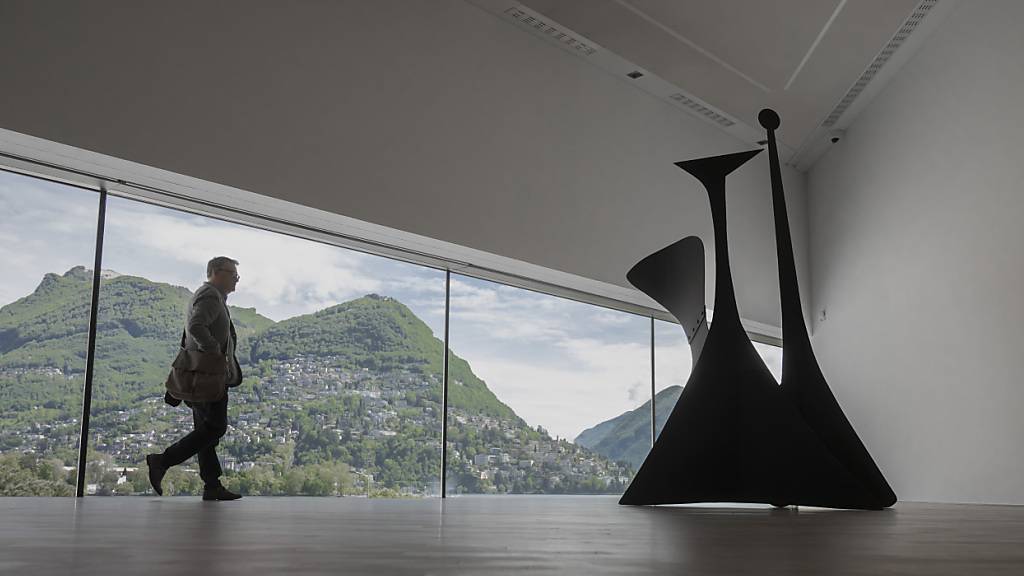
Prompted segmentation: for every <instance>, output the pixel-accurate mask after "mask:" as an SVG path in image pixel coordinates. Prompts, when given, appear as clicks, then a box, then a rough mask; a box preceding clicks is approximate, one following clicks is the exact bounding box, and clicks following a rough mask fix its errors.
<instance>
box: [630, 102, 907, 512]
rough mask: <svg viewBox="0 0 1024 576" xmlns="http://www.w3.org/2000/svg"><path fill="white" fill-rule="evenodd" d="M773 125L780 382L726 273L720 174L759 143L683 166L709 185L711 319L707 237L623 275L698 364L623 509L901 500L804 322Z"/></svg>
mask: <svg viewBox="0 0 1024 576" xmlns="http://www.w3.org/2000/svg"><path fill="white" fill-rule="evenodd" d="M758 118H759V120H760V122H761V124H762V126H764V127H765V128H766V129H767V130H768V148H769V154H770V164H771V181H772V199H773V205H774V213H775V214H774V215H775V229H776V234H775V236H776V248H777V251H778V261H779V289H780V294H781V300H782V323H783V365H782V382H781V383H780V384H776V382H775V379H774V377H772V375H771V373H770V372H769V371H768V368H767V367H766V366H765V365H764V362H763V361H762V360H761V358H760V356H758V354H757V352H756V351H755V350H754V347H753V344H751V342H750V339H749V338H748V337H747V334H746V332H745V331H744V329H743V326H742V325H741V324H740V316H739V311H738V309H737V307H736V295H735V292H734V289H733V284H732V275H731V272H730V268H729V246H728V238H727V237H726V204H725V177H726V176H727V175H728V174H729V173H731V172H732V171H733V170H735V169H737V168H739V167H740V166H741V165H743V164H744V163H745V162H747V161H748V160H750V158H752V157H753V156H755V155H757V154H758V153H759V152H760V150H753V151H750V152H740V153H737V154H727V155H724V156H714V157H710V158H701V159H698V160H690V161H687V162H678V163H677V164H676V165H677V166H679V167H680V168H682V169H683V170H685V171H687V172H688V173H690V174H692V175H693V176H694V177H696V178H697V179H698V180H700V182H701V183H702V184H703V185H704V188H705V189H706V190H707V192H708V198H709V200H710V204H711V219H712V223H713V225H714V234H715V306H714V310H715V317H714V323H713V324H712V325H711V326H710V329H709V328H708V325H707V322H706V320H705V318H704V297H703V295H704V274H703V264H704V262H703V260H704V258H703V256H704V254H703V252H704V250H703V244H702V243H701V241H700V239H699V238H696V237H693V236H691V237H687V238H684V239H683V240H680V241H679V242H676V243H675V244H672V245H670V246H668V247H666V248H663V249H662V250H659V251H657V252H655V253H653V254H651V255H650V256H648V257H647V258H644V259H643V260H641V261H640V262H639V263H637V264H636V266H634V267H633V268H632V269H631V270H630V271H629V273H628V274H627V278H628V279H629V281H630V282H631V283H632V284H633V285H634V286H636V287H637V288H638V289H640V290H642V291H643V292H645V293H646V294H648V295H649V296H651V297H652V298H654V299H655V300H656V301H658V302H659V303H660V304H661V305H662V306H664V307H665V309H667V310H668V311H669V312H670V313H671V314H672V315H673V316H675V317H676V319H677V320H679V322H680V324H681V325H682V326H683V328H684V330H685V331H686V334H687V337H688V339H689V341H690V346H691V350H692V351H693V354H692V356H693V370H692V372H691V374H690V379H689V381H688V382H687V384H686V387H685V388H684V389H683V392H682V393H681V394H680V396H679V400H678V401H677V402H676V405H675V408H674V409H673V410H672V413H671V415H670V416H669V418H668V420H667V421H666V422H665V426H664V428H663V429H662V432H661V435H660V436H659V437H658V439H657V441H656V442H655V444H654V446H653V448H652V449H651V452H650V454H648V456H647V459H646V460H645V461H644V463H643V465H642V466H641V467H640V470H639V471H638V472H637V474H636V476H635V477H634V478H633V482H632V483H631V484H630V486H629V488H628V489H627V490H626V492H625V494H623V495H622V498H621V500H619V503H620V504H676V503H689V502H762V503H768V504H773V505H775V506H785V505H789V504H802V505H808V506H824V507H830V508H864V509H879V508H885V507H887V506H891V505H892V504H894V503H895V502H896V495H895V494H893V492H892V489H891V488H889V485H888V483H886V481H885V478H884V477H883V476H882V473H881V472H880V471H879V470H878V467H877V466H875V463H874V461H873V460H872V459H871V456H870V455H869V454H868V452H867V450H866V449H865V448H864V445H863V444H862V443H861V441H860V439H859V438H858V437H857V434H856V433H855V432H854V431H853V427H852V426H850V423H849V421H847V419H846V417H845V415H844V414H843V412H842V410H841V409H840V407H839V404H838V403H837V402H836V400H835V397H834V396H833V395H832V392H831V391H830V390H829V388H828V385H827V384H826V382H825V379H824V377H823V376H822V374H821V370H820V368H819V367H818V363H817V360H816V359H815V357H814V352H813V350H812V349H811V345H810V339H809V337H808V335H807V329H806V327H805V325H804V321H803V313H802V310H801V306H800V294H799V288H798V285H797V279H796V267H795V264H794V261H793V246H792V240H791V238H790V233H789V220H788V217H787V215H786V201H785V196H784V191H783V187H782V177H781V173H780V170H779V160H778V150H777V147H776V143H775V129H776V128H778V126H779V117H778V115H777V114H775V112H773V111H771V110H763V111H762V112H761V114H760V115H759V117H758Z"/></svg>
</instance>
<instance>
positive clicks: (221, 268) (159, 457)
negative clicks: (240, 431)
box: [146, 256, 242, 500]
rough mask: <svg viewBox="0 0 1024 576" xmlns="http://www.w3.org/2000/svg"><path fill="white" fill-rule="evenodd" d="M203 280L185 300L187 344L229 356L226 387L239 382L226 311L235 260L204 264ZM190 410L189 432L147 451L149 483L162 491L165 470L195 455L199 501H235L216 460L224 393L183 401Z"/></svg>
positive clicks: (223, 421)
mask: <svg viewBox="0 0 1024 576" xmlns="http://www.w3.org/2000/svg"><path fill="white" fill-rule="evenodd" d="M206 278H207V280H206V282H205V283H203V285H202V286H200V287H199V289H198V290H196V293H195V294H194V295H193V296H192V301H191V302H190V303H189V307H188V316H187V322H186V330H185V332H186V337H185V348H186V349H188V350H200V351H202V352H215V353H218V354H223V355H225V356H226V357H227V363H228V372H227V379H228V381H227V383H226V384H227V387H228V388H233V387H235V386H238V385H239V384H241V383H242V370H241V368H240V367H239V365H238V360H237V359H236V358H235V348H236V347H237V345H238V342H237V337H236V336H235V326H234V324H232V322H231V313H230V312H229V311H228V304H227V296H228V294H230V293H231V292H234V291H235V286H236V285H237V284H238V278H239V277H238V261H237V260H233V259H231V258H228V257H226V256H218V257H216V258H214V259H212V260H210V262H209V263H207V265H206ZM164 400H165V401H167V403H168V404H171V405H172V406H177V405H178V404H179V403H180V402H181V401H180V400H177V399H175V398H173V397H171V396H170V395H169V394H168V395H167V396H165V397H164ZM186 404H188V405H189V407H191V408H192V422H193V428H194V429H193V430H192V431H191V432H189V433H188V434H187V435H186V436H185V437H184V438H182V439H180V440H178V441H177V442H175V443H174V444H171V445H170V446H168V447H167V449H166V450H164V451H163V453H160V454H148V455H146V464H147V465H148V466H149V482H150V484H152V485H153V490H156V493H157V494H160V495H163V493H164V492H163V488H162V487H161V486H160V481H161V480H162V479H163V477H164V474H166V473H167V469H168V468H170V467H171V466H176V465H178V464H181V463H182V462H184V461H185V460H188V459H189V458H191V457H192V456H193V455H198V460H199V477H200V478H202V480H203V500H237V499H238V498H241V497H242V496H241V495H240V494H235V493H234V492H231V491H230V490H228V489H227V488H225V487H224V486H223V485H222V484H221V483H220V476H221V474H222V471H221V467H220V460H218V459H217V451H216V448H217V444H218V443H219V442H220V439H221V437H223V436H224V433H225V432H227V428H228V393H227V391H226V390H225V392H224V397H223V398H221V399H220V400H218V401H216V402H186Z"/></svg>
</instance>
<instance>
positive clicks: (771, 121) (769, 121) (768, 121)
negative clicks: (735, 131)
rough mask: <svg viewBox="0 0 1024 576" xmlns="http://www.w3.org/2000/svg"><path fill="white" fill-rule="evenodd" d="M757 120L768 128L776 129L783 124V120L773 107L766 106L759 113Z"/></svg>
mask: <svg viewBox="0 0 1024 576" xmlns="http://www.w3.org/2000/svg"><path fill="white" fill-rule="evenodd" d="M757 121H758V122H760V123H761V126H763V127H764V128H766V129H768V130H775V129H776V128H778V127H779V124H782V120H780V119H779V115H778V114H777V113H776V112H775V110H772V109H771V108H765V109H764V110H761V112H759V113H758V114H757Z"/></svg>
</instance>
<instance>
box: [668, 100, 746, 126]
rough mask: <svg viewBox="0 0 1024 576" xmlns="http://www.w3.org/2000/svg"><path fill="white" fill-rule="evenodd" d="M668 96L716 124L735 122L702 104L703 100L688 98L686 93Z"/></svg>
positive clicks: (730, 124)
mask: <svg viewBox="0 0 1024 576" xmlns="http://www.w3.org/2000/svg"><path fill="white" fill-rule="evenodd" d="M669 98H671V99H672V100H674V101H676V102H678V103H679V104H680V105H682V106H683V107H684V108H688V109H689V110H690V111H692V112H694V113H696V114H698V115H700V116H703V117H705V118H707V119H709V120H711V121H712V122H715V123H716V124H720V125H722V126H725V127H726V128H728V127H729V126H732V125H733V124H735V123H736V122H735V121H734V120H730V119H729V118H727V117H726V116H724V115H722V114H719V113H718V112H716V111H715V110H714V109H712V108H711V107H710V106H708V105H706V104H704V103H703V102H698V101H697V100H694V99H693V98H690V97H689V96H687V95H686V94H682V93H680V92H676V93H675V94H671V95H670V96H669Z"/></svg>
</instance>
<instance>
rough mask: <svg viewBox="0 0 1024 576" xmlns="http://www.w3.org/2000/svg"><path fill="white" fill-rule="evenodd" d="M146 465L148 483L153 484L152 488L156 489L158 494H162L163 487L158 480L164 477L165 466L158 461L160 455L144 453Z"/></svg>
mask: <svg viewBox="0 0 1024 576" xmlns="http://www.w3.org/2000/svg"><path fill="white" fill-rule="evenodd" d="M146 466H149V483H150V484H152V485H153V490H156V493H157V494H158V495H160V496H163V495H164V489H163V488H161V487H160V482H161V481H162V480H163V479H164V474H166V473H167V468H164V466H163V464H161V463H160V455H159V454H146Z"/></svg>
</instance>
